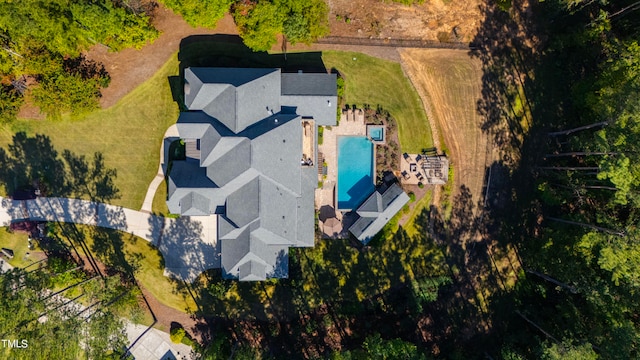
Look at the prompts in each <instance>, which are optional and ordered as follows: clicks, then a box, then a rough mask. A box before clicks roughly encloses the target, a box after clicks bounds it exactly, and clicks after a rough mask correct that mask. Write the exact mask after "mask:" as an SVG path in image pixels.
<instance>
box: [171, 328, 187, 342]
mask: <svg viewBox="0 0 640 360" xmlns="http://www.w3.org/2000/svg"><path fill="white" fill-rule="evenodd" d="M186 334H187V333H186V332H185V331H184V329H183V328H181V327H176V328H173V329H171V333H170V334H169V337H170V338H171V341H172V342H173V343H174V344H180V343H181V342H182V340H183V339H184V337H185V335H186Z"/></svg>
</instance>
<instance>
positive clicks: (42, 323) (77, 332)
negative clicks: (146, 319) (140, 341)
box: [0, 269, 126, 360]
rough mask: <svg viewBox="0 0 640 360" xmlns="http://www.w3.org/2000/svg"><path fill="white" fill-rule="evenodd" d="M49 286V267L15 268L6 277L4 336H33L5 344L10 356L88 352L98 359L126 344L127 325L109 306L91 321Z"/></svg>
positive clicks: (1, 317) (1, 309)
mask: <svg viewBox="0 0 640 360" xmlns="http://www.w3.org/2000/svg"><path fill="white" fill-rule="evenodd" d="M47 286H49V282H48V275H47V274H46V273H45V272H43V271H31V272H29V273H27V272H25V271H23V270H20V269H14V270H11V271H9V272H7V273H4V274H3V275H2V276H0V291H2V294H3V295H2V297H0V326H1V327H2V329H3V330H2V331H3V334H4V335H3V337H4V338H10V339H18V340H26V341H27V347H26V348H21V349H15V348H14V349H10V348H8V347H6V346H5V347H3V348H2V350H0V354H2V356H3V357H4V358H12V359H43V360H45V359H62V360H64V359H78V358H79V357H81V356H82V355H83V354H85V353H86V354H89V355H90V358H94V359H95V358H104V357H105V356H108V354H109V353H110V352H113V351H118V352H120V351H121V350H122V349H123V347H122V346H123V345H124V344H125V341H126V337H125V336H124V328H123V325H122V322H121V321H120V320H118V319H117V318H115V317H114V316H113V314H111V313H110V312H108V311H106V310H104V309H103V310H102V311H99V312H97V313H95V314H94V315H93V316H91V317H90V319H89V321H85V320H84V319H83V318H82V317H81V316H78V310H77V308H76V307H73V306H63V305H62V303H63V302H64V300H55V299H53V298H51V297H48V296H45V294H44V291H45V289H46V288H47ZM42 315H45V316H46V317H43V316H42ZM81 344H82V345H81Z"/></svg>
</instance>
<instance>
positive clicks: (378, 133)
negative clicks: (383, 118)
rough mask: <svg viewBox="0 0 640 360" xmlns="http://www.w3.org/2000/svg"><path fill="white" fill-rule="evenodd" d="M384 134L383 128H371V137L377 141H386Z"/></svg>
mask: <svg viewBox="0 0 640 360" xmlns="http://www.w3.org/2000/svg"><path fill="white" fill-rule="evenodd" d="M382 134H383V133H382V128H370V129H369V136H370V137H371V138H372V139H373V140H375V141H382V140H384V139H383V135H382Z"/></svg>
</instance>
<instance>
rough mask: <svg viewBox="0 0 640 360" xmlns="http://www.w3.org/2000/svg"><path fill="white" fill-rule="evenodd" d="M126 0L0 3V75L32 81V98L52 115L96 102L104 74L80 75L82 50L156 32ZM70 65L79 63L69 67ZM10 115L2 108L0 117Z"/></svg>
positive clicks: (131, 43) (139, 40) (140, 41)
mask: <svg viewBox="0 0 640 360" xmlns="http://www.w3.org/2000/svg"><path fill="white" fill-rule="evenodd" d="M126 3H127V2H121V1H116V0H98V1H83V0H71V1H68V0H50V1H39V0H25V1H19V2H15V1H4V2H1V3H0V76H2V77H3V78H4V79H6V80H9V81H12V80H15V79H16V78H18V77H21V76H27V77H29V78H30V79H32V80H35V81H34V83H35V84H36V85H35V88H34V89H33V94H32V95H33V97H34V100H35V103H36V105H38V106H40V108H41V111H42V112H43V113H46V114H47V115H50V116H52V117H60V114H61V113H65V112H72V113H73V114H74V115H78V114H81V113H83V112H86V111H89V110H91V109H93V108H95V107H97V105H98V98H99V96H100V88H101V87H106V86H107V85H108V83H109V82H108V76H106V71H103V73H102V74H100V76H85V74H84V73H83V71H85V70H86V67H84V66H83V65H86V62H84V64H83V61H82V59H83V57H82V56H81V53H82V51H84V50H87V49H88V48H89V47H90V46H92V45H94V44H96V43H100V44H103V45H105V46H108V47H109V48H110V49H111V50H120V49H124V48H126V47H135V48H140V47H142V46H143V45H144V44H146V43H148V42H150V41H153V40H155V39H156V38H157V36H158V31H157V30H156V29H155V28H154V27H153V26H152V25H151V22H150V18H149V17H148V16H147V15H146V14H145V13H144V12H134V11H133V10H132V9H133V8H132V7H126V6H123V5H126ZM121 5H122V6H121ZM69 60H71V61H69ZM77 60H80V61H77ZM70 65H77V66H79V67H80V68H79V69H75V68H70ZM4 90H6V89H4ZM26 94H27V95H28V94H29V92H27V93H26ZM2 95H3V96H2V98H0V100H2V107H7V106H9V107H13V106H14V105H16V104H17V103H15V102H12V103H9V105H5V104H7V99H6V96H5V95H6V91H3V94H2ZM14 95H15V94H14ZM9 110H10V109H9ZM15 114H16V112H14V111H7V112H3V118H9V119H11V118H13V117H15Z"/></svg>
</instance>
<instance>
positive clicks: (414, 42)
mask: <svg viewBox="0 0 640 360" xmlns="http://www.w3.org/2000/svg"><path fill="white" fill-rule="evenodd" d="M316 43H318V44H333V45H363V46H388V47H406V48H432V49H462V50H469V49H473V47H472V46H470V44H468V43H463V42H440V41H435V40H423V39H407V38H405V39H393V38H386V39H380V38H363V37H352V36H327V37H323V38H320V39H318V40H317V41H316Z"/></svg>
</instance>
